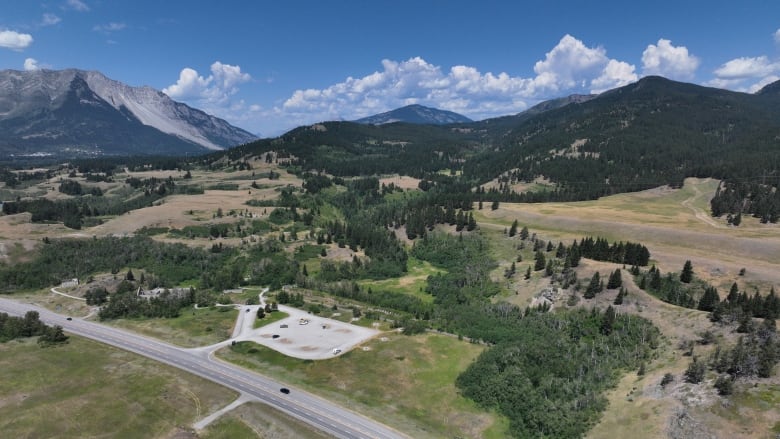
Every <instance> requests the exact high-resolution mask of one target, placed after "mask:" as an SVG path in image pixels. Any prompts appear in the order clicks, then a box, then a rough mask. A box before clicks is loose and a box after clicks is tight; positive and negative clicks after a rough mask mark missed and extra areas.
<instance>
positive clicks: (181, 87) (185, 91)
mask: <svg viewBox="0 0 780 439" xmlns="http://www.w3.org/2000/svg"><path fill="white" fill-rule="evenodd" d="M251 79H252V77H251V76H250V75H249V74H248V73H243V72H241V67H240V66H231V65H229V64H222V63H221V62H219V61H217V62H215V63H214V64H212V65H211V74H210V75H209V76H207V77H203V76H201V75H200V74H198V72H197V71H196V70H194V69H191V68H189V67H185V68H184V69H182V71H181V72H180V73H179V79H178V80H177V81H176V83H175V84H173V85H171V86H168V87H166V88H164V89H163V93H165V94H167V95H168V96H170V97H171V98H173V99H180V100H184V101H190V102H193V103H195V104H197V105H200V106H202V107H203V108H204V109H206V110H209V111H213V110H214V109H215V108H216V109H218V108H220V107H222V108H227V107H229V106H230V105H231V104H233V103H232V102H231V100H230V97H231V96H232V95H234V94H236V93H237V92H238V90H239V89H238V85H239V84H242V83H245V82H248V81H250V80H251Z"/></svg>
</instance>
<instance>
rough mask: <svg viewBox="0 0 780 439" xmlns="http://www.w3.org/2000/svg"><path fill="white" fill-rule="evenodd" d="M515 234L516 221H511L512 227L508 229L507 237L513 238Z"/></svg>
mask: <svg viewBox="0 0 780 439" xmlns="http://www.w3.org/2000/svg"><path fill="white" fill-rule="evenodd" d="M516 234H517V220H514V221H512V226H511V227H510V228H509V237H510V238H511V237H513V236H515V235H516Z"/></svg>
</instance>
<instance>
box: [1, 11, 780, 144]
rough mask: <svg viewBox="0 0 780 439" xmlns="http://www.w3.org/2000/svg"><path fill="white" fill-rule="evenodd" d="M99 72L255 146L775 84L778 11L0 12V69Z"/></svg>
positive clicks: (779, 53) (779, 61)
mask: <svg viewBox="0 0 780 439" xmlns="http://www.w3.org/2000/svg"><path fill="white" fill-rule="evenodd" d="M36 68H49V69H65V68H79V69H85V70H98V71H100V72H102V73H104V74H105V75H106V76H108V77H110V78H112V79H116V80H118V81H121V82H124V83H127V84H129V85H133V86H142V85H148V86H151V87H154V88H157V89H160V90H163V91H164V92H166V93H167V94H168V95H170V96H171V97H172V98H174V99H176V100H178V101H181V102H185V103H187V104H190V105H192V106H194V107H196V108H200V109H203V110H205V111H207V112H209V113H211V114H214V115H217V116H219V117H222V118H224V119H226V120H228V121H229V122H231V123H233V124H235V125H237V126H240V127H242V128H244V129H247V130H249V131H251V132H254V133H261V134H262V135H264V136H272V135H278V134H281V133H282V132H284V131H286V130H289V129H291V128H293V127H295V126H299V125H302V124H309V123H314V122H318V121H322V120H338V119H345V120H352V119H357V118H359V117H364V116H367V115H371V114H376V113H380V112H383V111H387V110H391V109H394V108H397V107H400V106H403V105H407V104H412V103H419V104H422V105H427V106H432V107H437V108H442V109H447V110H451V111H456V112H458V113H461V114H464V115H466V116H469V117H471V118H472V119H483V118H487V117H494V116H500V115H506V114H514V113H518V112H520V111H523V110H524V109H526V108H528V107H530V106H532V105H534V104H536V103H538V102H540V101H542V100H545V99H550V98H554V97H560V96H565V95H568V94H572V93H591V92H599V91H603V90H607V89H610V88H614V87H617V86H621V85H625V84H628V83H631V82H633V81H636V80H637V79H639V78H641V77H643V76H646V75H649V74H660V75H662V76H666V77H668V78H671V79H677V80H682V81H686V82H694V83H697V84H702V85H708V86H716V87H722V88H728V89H731V90H738V91H746V92H752V91H755V90H757V89H758V88H760V87H761V86H762V85H764V84H767V83H769V82H772V81H775V80H778V79H780V2H778V1H776V0H766V1H758V0H743V1H740V2H734V1H722V0H710V1H685V0H682V1H680V0H678V1H674V2H671V1H665V0H663V1H655V2H628V1H625V0H623V1H611V0H610V1H598V2H593V1H577V0H569V1H544V2H542V1H527V2H521V1H490V0H486V1H479V2H477V1H459V0H453V1H437V0H430V1H426V0H417V1H407V0H395V1H392V2H389V1H369V0H361V1H351V0H343V1H322V0H318V1H302V0H299V1H296V0H285V1H249V0H247V1H239V0H222V1H195V0H188V1H180V0H156V1H148V0H23V1H22V0H0V69H15V70H25V69H28V70H29V69H36Z"/></svg>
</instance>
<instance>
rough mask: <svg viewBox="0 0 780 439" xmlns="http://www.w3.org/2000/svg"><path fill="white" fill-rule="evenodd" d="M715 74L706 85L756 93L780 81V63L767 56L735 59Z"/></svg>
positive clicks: (716, 70) (719, 68) (722, 66)
mask: <svg viewBox="0 0 780 439" xmlns="http://www.w3.org/2000/svg"><path fill="white" fill-rule="evenodd" d="M713 73H714V74H715V78H713V79H711V80H709V81H707V82H706V85H710V86H713V87H718V88H726V89H729V90H736V91H743V92H747V93H754V92H756V91H758V90H760V89H761V88H762V87H764V86H765V85H767V84H770V83H772V82H774V81H777V80H778V75H780V61H772V60H770V59H769V58H768V57H766V56H756V57H741V58H735V59H732V60H730V61H727V62H726V63H724V64H723V65H721V66H720V67H718V68H717V69H715V71H714V72H713Z"/></svg>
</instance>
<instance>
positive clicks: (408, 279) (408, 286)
mask: <svg viewBox="0 0 780 439" xmlns="http://www.w3.org/2000/svg"><path fill="white" fill-rule="evenodd" d="M408 268H409V271H408V273H407V274H406V275H405V276H402V277H397V278H392V279H383V280H372V281H359V282H358V284H360V286H362V287H364V288H368V287H370V288H372V289H374V290H382V291H392V292H396V293H404V294H410V295H412V296H415V297H417V298H419V299H422V300H423V301H424V302H428V303H431V302H433V296H431V295H430V294H428V293H426V292H425V286H426V285H427V279H428V276H431V275H434V274H438V273H443V272H444V270H442V269H440V268H436V267H434V266H433V265H431V264H430V263H429V262H427V261H421V260H419V259H417V258H414V257H411V256H410V257H409V264H408Z"/></svg>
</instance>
